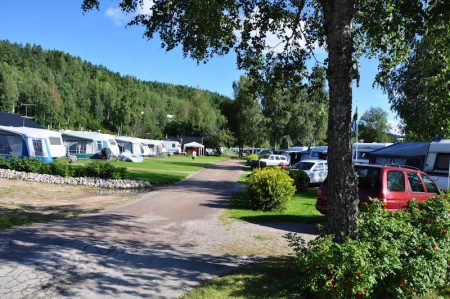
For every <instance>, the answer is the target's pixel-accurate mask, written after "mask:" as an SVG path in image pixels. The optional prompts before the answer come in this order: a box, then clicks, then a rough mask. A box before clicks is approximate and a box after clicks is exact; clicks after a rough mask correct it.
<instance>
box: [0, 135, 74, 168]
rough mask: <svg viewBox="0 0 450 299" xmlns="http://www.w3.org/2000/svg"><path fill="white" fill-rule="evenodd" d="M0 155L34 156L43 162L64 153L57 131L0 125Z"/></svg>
mask: <svg viewBox="0 0 450 299" xmlns="http://www.w3.org/2000/svg"><path fill="white" fill-rule="evenodd" d="M0 155H4V156H18V157H34V158H37V159H40V160H42V161H45V162H51V161H52V158H60V157H64V156H65V155H66V149H65V147H64V144H63V142H62V138H61V134H60V133H59V132H55V131H50V130H46V129H38V128H29V127H6V126H0Z"/></svg>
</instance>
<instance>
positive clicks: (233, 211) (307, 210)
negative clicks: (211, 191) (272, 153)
mask: <svg viewBox="0 0 450 299" xmlns="http://www.w3.org/2000/svg"><path fill="white" fill-rule="evenodd" d="M316 195H317V190H316V189H308V190H306V191H305V192H302V193H297V194H295V196H294V197H293V198H292V200H290V201H289V203H288V206H287V209H286V210H284V211H281V212H280V211H268V212H263V211H255V210H252V209H250V208H249V207H248V205H247V202H248V201H247V197H246V196H247V194H246V193H237V194H235V195H234V197H233V198H232V200H231V202H230V205H229V208H228V210H227V211H226V212H225V214H224V215H223V216H222V217H221V219H222V220H225V221H226V220H227V219H230V218H231V219H239V220H244V221H249V222H286V223H288V222H289V223H298V222H302V223H320V222H323V221H325V216H323V215H321V214H320V213H319V212H318V211H316V208H315V204H316Z"/></svg>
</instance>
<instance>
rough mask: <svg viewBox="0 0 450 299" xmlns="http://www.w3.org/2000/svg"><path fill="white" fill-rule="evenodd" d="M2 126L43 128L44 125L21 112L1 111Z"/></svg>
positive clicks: (0, 122)
mask: <svg viewBox="0 0 450 299" xmlns="http://www.w3.org/2000/svg"><path fill="white" fill-rule="evenodd" d="M0 126H8V127H9V126H11V127H22V126H25V127H27V128H36V129H43V127H42V126H41V125H40V124H38V123H37V122H35V121H34V120H32V119H31V118H28V117H25V116H23V115H19V114H13V113H7V112H0Z"/></svg>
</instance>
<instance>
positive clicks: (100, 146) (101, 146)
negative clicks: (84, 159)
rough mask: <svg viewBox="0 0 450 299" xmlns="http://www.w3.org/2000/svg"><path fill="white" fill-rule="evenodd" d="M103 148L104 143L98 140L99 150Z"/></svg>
mask: <svg viewBox="0 0 450 299" xmlns="http://www.w3.org/2000/svg"><path fill="white" fill-rule="evenodd" d="M102 149H103V145H102V142H101V141H97V150H98V151H101V150H102Z"/></svg>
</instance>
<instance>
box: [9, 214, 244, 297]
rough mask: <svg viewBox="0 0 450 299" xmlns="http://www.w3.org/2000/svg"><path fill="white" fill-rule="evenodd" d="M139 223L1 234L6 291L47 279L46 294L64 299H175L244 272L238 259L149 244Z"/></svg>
mask: <svg viewBox="0 0 450 299" xmlns="http://www.w3.org/2000/svg"><path fill="white" fill-rule="evenodd" d="M133 223H134V219H130V217H129V216H123V215H114V214H106V215H100V214H98V215H90V216H84V217H80V218H77V220H76V221H74V220H73V219H70V220H66V221H61V222H57V223H54V224H47V225H42V226H38V227H34V228H33V227H30V228H24V229H21V230H17V231H15V230H11V231H3V232H0V264H1V265H2V269H1V272H0V290H1V288H3V287H4V283H3V282H2V280H5V279H9V280H10V279H14V280H15V283H16V286H15V287H14V289H15V290H20V289H21V287H25V286H29V284H28V282H27V281H28V277H34V276H38V277H39V276H40V275H42V277H44V278H45V279H44V278H42V279H40V280H39V281H40V285H39V288H40V290H41V291H47V290H50V291H51V292H53V293H56V294H57V295H61V296H89V295H92V294H101V295H105V296H109V295H113V296H114V295H119V294H121V295H129V296H136V297H149V296H169V297H171V296H170V292H176V291H179V290H180V289H186V288H189V287H191V286H193V285H195V284H196V283H197V282H198V281H200V280H202V279H205V278H207V277H208V276H209V275H217V274H221V273H224V272H227V271H230V270H233V269H234V268H236V267H237V266H238V264H237V263H236V261H237V258H236V257H235V256H231V255H225V256H215V255H211V254H200V253H195V252H190V251H189V247H181V246H177V247H175V246H172V245H168V244H165V243H161V242H143V241H141V240H139V238H134V236H135V235H136V234H137V233H143V231H142V228H141V227H140V226H139V224H138V223H137V224H136V225H133ZM121 236H122V237H121ZM4 273H8V275H7V277H4V276H2V274H4ZM24 273H25V274H24ZM43 280H44V281H45V282H44V283H43ZM25 293H26V292H25Z"/></svg>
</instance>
